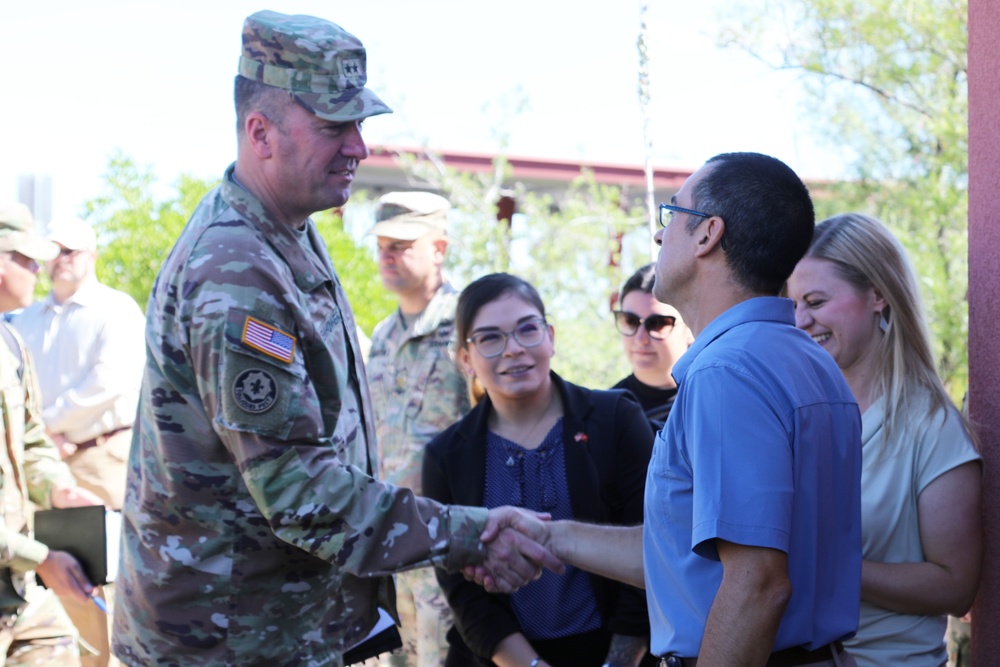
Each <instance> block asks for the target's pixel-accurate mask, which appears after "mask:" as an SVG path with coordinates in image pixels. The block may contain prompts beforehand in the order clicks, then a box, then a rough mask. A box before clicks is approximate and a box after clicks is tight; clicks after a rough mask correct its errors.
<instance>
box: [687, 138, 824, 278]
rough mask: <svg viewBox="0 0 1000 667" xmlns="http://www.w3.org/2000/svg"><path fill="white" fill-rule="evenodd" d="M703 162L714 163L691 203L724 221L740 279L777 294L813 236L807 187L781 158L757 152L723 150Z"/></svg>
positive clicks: (728, 253)
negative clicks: (725, 151)
mask: <svg viewBox="0 0 1000 667" xmlns="http://www.w3.org/2000/svg"><path fill="white" fill-rule="evenodd" d="M705 164H711V165H714V166H713V168H712V169H711V170H710V171H709V172H708V173H707V174H706V175H705V176H704V178H702V179H701V181H699V182H698V184H697V186H695V189H694V192H693V193H692V196H693V200H694V201H693V202H692V207H693V208H696V209H698V210H699V211H704V212H705V213H711V214H712V215H717V216H719V217H721V218H722V219H723V221H725V223H726V230H725V240H726V251H725V255H726V263H727V264H728V266H729V268H730V269H731V270H732V272H733V274H734V276H735V277H736V279H737V280H738V281H739V282H740V284H742V285H743V286H744V287H746V288H747V289H748V290H750V291H751V292H753V293H755V294H768V295H772V294H774V295H776V294H778V293H779V291H780V290H781V288H782V285H784V283H785V281H786V280H788V276H790V275H791V274H792V271H793V270H794V269H795V265H796V264H797V263H798V261H799V260H800V259H802V257H803V255H805V253H806V250H807V249H808V248H809V242H810V241H811V240H812V235H813V229H814V228H815V225H816V214H815V213H814V212H813V204H812V199H811V198H810V197H809V189H808V188H807V187H806V185H805V183H803V182H802V179H800V178H799V177H798V176H797V175H796V174H795V172H794V171H792V170H791V168H790V167H789V166H788V165H786V164H785V163H784V162H782V161H781V160H778V159H777V158H773V157H770V156H768V155H761V154H760V153H723V154H721V155H716V156H715V157H713V158H712V159H710V160H709V161H708V162H706V163H705ZM702 220H703V218H695V219H693V220H691V222H690V223H689V225H692V226H695V227H696V226H697V225H698V224H700V223H701V222H702Z"/></svg>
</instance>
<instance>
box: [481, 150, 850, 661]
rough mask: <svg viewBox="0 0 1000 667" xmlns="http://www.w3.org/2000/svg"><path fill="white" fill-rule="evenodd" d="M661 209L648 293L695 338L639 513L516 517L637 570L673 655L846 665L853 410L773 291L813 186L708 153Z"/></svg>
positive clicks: (763, 162)
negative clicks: (602, 522)
mask: <svg viewBox="0 0 1000 667" xmlns="http://www.w3.org/2000/svg"><path fill="white" fill-rule="evenodd" d="M660 224H661V225H662V226H663V229H661V230H660V231H659V232H658V233H657V235H656V237H655V240H656V242H657V243H658V244H659V245H660V246H661V249H660V254H659V259H658V261H657V266H656V282H655V286H654V289H653V294H654V295H655V296H656V298H657V299H659V300H660V301H664V302H669V303H670V304H672V305H673V306H675V307H676V308H677V309H678V311H680V313H681V315H682V316H683V318H684V321H685V322H687V323H688V326H690V327H691V329H692V331H693V332H694V333H695V336H696V338H695V342H694V344H693V345H692V346H691V348H690V349H689V350H688V351H687V353H686V354H685V355H684V356H683V357H681V359H680V360H679V361H678V362H677V364H676V365H675V366H674V370H673V375H674V378H675V379H676V380H677V383H678V387H679V390H678V394H677V398H676V402H675V403H674V407H673V410H672V411H671V413H670V417H669V419H668V420H667V423H666V426H665V427H664V429H663V430H662V431H661V432H660V433H659V434H658V435H657V439H656V441H655V444H654V449H653V457H652V460H651V461H650V465H649V472H648V477H647V481H646V503H645V525H644V526H636V527H612V526H594V525H585V524H579V523H573V522H562V521H558V522H553V523H551V524H544V523H542V522H537V521H532V520H526V519H520V520H518V524H519V525H518V526H517V527H518V528H519V529H521V530H523V531H525V532H527V533H529V534H532V535H533V536H535V537H536V539H539V540H540V541H544V542H545V543H546V544H547V545H548V546H549V548H550V549H551V550H552V551H553V553H554V554H555V555H556V556H558V557H559V558H561V559H562V560H564V561H565V562H566V563H570V564H573V565H576V566H578V567H582V568H584V569H587V570H591V571H594V572H597V573H598V574H602V575H604V576H609V577H613V578H617V579H620V580H622V581H625V582H627V583H630V584H633V585H639V586H642V585H645V587H646V592H647V597H648V601H649V614H650V620H651V631H652V637H651V644H650V647H651V650H652V652H653V653H656V654H658V655H661V656H664V658H665V660H664V661H663V664H664V665H666V666H669V667H686V666H688V665H693V664H695V663H697V664H698V665H699V666H700V667H709V666H711V665H769V666H773V667H778V666H792V665H854V661H853V659H852V658H851V657H850V656H849V655H847V653H845V652H844V651H843V648H842V647H841V646H840V643H839V640H841V639H843V638H845V637H848V636H850V635H852V634H853V633H854V632H855V630H856V629H857V623H858V609H859V600H860V591H861V533H860V526H861V514H860V494H861V491H860V479H861V417H860V414H859V412H858V406H857V403H856V402H855V400H854V398H853V396H852V395H851V392H850V389H849V388H848V386H847V384H846V383H845V382H844V379H843V375H842V374H841V372H840V370H839V369H838V368H837V366H836V365H835V364H833V363H831V361H832V358H831V357H830V356H829V355H828V354H825V353H824V350H823V349H821V348H820V346H818V345H816V343H814V342H813V341H812V340H810V338H809V336H807V335H805V334H804V333H803V332H802V331H799V330H797V329H796V328H795V322H794V315H793V307H792V303H791V301H789V300H787V299H782V298H778V297H777V295H778V293H779V291H780V290H781V287H782V285H783V284H784V282H785V280H786V279H787V278H788V276H789V274H791V272H792V269H793V268H794V267H795V264H796V263H797V262H798V260H799V259H800V258H801V257H802V255H803V254H804V253H805V251H806V249H807V248H808V246H809V242H810V240H811V239H812V233H813V225H814V215H813V207H812V202H811V200H810V197H809V193H808V190H807V189H806V187H805V185H804V184H803V183H802V181H801V180H800V179H799V178H798V177H797V176H796V175H795V173H794V172H793V171H792V170H791V169H789V168H788V167H787V166H786V165H785V164H784V163H782V162H781V161H779V160H776V159H774V158H771V157H768V156H765V155H759V154H756V153H728V154H724V155H719V156H716V157H714V158H712V159H711V160H709V161H708V162H707V163H706V164H705V165H704V166H702V167H701V168H700V169H699V170H698V171H696V172H695V173H694V174H692V175H691V177H690V178H689V179H688V180H687V182H686V183H685V184H684V186H683V187H682V188H681V189H680V190H679V191H678V192H677V194H676V196H674V197H673V198H672V199H671V203H670V204H663V205H661V208H660ZM493 530H494V527H493V526H488V527H487V539H488V538H489V534H490V533H491V532H492V531H493ZM480 579H481V577H480ZM485 583H486V584H487V585H489V583H490V582H489V580H488V579H487V580H486V582H485Z"/></svg>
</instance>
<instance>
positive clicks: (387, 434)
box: [367, 192, 469, 667]
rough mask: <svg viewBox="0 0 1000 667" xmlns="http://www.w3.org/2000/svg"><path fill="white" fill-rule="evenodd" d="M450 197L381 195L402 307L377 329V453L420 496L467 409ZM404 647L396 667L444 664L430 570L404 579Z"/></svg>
mask: <svg viewBox="0 0 1000 667" xmlns="http://www.w3.org/2000/svg"><path fill="white" fill-rule="evenodd" d="M450 208H451V206H450V205H449V203H448V200H447V199H445V198H444V197H441V196H440V195H436V194H434V193H431V192H390V193H387V194H385V195H382V196H381V197H379V200H378V204H377V206H376V209H375V220H376V222H375V225H374V226H373V227H372V228H371V230H370V231H369V232H368V234H369V235H372V236H375V237H376V238H377V240H378V267H379V273H380V274H381V276H382V282H383V284H384V285H385V287H386V289H388V290H389V291H390V292H393V293H395V294H396V296H397V297H398V299H399V308H398V309H397V310H396V312H394V313H393V314H392V315H390V316H389V317H387V318H386V319H384V320H383V321H382V322H380V323H379V324H378V325H377V326H376V327H375V331H374V332H373V333H372V347H371V351H370V352H369V354H368V363H367V369H368V381H369V383H370V384H371V392H372V405H373V407H374V408H375V432H376V434H377V435H378V446H379V459H380V460H381V462H382V474H383V477H384V478H385V480H386V481H388V482H391V483H393V484H399V485H401V486H406V487H409V488H411V489H413V490H414V491H415V492H416V493H418V494H419V493H422V491H421V488H420V478H421V468H422V464H423V453H424V446H425V445H426V444H427V443H428V442H430V440H431V439H432V438H433V437H434V436H435V435H437V434H438V433H440V432H441V431H443V430H444V429H446V428H448V427H449V426H451V425H452V424H454V423H455V422H456V421H458V420H459V419H460V418H461V417H462V416H463V415H464V414H465V413H466V412H468V411H469V398H468V392H467V390H466V384H465V379H464V378H463V377H462V374H461V372H460V371H459V370H458V367H457V366H456V363H455V352H454V344H453V343H454V336H455V305H456V303H457V302H458V292H457V291H456V290H455V289H454V288H453V287H452V286H451V285H450V284H449V283H448V282H447V281H445V279H444V276H443V274H442V269H441V267H442V265H443V263H444V256H445V251H446V250H447V248H448V236H447V228H448V211H449V209H450ZM396 583H397V586H398V591H397V595H396V599H397V603H398V607H399V615H400V619H401V620H402V630H401V632H402V636H403V653H402V654H401V655H394V656H392V657H391V658H390V659H389V660H388V664H390V665H394V666H395V665H407V664H409V665H420V666H421V667H429V666H431V665H443V664H444V661H445V657H446V655H447V653H448V641H447V638H446V635H447V633H448V630H449V628H450V627H451V611H450V610H449V609H448V602H447V600H446V599H445V597H444V593H443V592H442V591H441V587H440V586H439V585H438V583H437V579H436V578H435V577H434V573H433V572H432V571H431V570H427V569H423V570H414V571H412V572H404V573H403V574H401V575H399V577H397V580H396Z"/></svg>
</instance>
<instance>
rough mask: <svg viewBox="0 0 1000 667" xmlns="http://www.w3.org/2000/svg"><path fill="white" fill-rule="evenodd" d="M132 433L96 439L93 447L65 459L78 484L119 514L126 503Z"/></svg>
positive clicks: (123, 432) (80, 450)
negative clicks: (126, 478)
mask: <svg viewBox="0 0 1000 667" xmlns="http://www.w3.org/2000/svg"><path fill="white" fill-rule="evenodd" d="M131 446H132V429H130V428H127V429H125V430H124V431H118V432H117V433H115V434H114V435H112V436H111V437H109V438H105V437H103V436H102V437H99V438H97V444H96V445H94V446H93V447H87V448H85V449H78V450H77V451H76V452H75V453H74V454H73V455H72V456H70V457H69V458H68V459H66V463H67V465H69V469H70V470H71V471H73V476H74V477H76V482H77V484H79V485H80V486H81V487H83V488H85V489H87V490H88V491H93V492H94V493H96V494H97V495H98V496H100V497H101V500H103V501H104V503H105V504H106V505H107V506H108V507H110V508H111V509H113V510H120V509H121V508H122V503H123V502H124V500H125V476H126V473H127V472H128V450H129V448H130V447H131Z"/></svg>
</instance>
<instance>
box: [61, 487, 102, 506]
mask: <svg viewBox="0 0 1000 667" xmlns="http://www.w3.org/2000/svg"><path fill="white" fill-rule="evenodd" d="M49 501H50V502H51V503H52V506H53V507H57V508H62V507H89V506H91V505H103V504H104V501H103V500H101V498H100V496H98V495H97V494H96V493H94V492H93V491H88V490H87V489H83V488H80V487H79V486H59V487H56V488H54V489H52V494H51V495H50V496H49Z"/></svg>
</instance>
